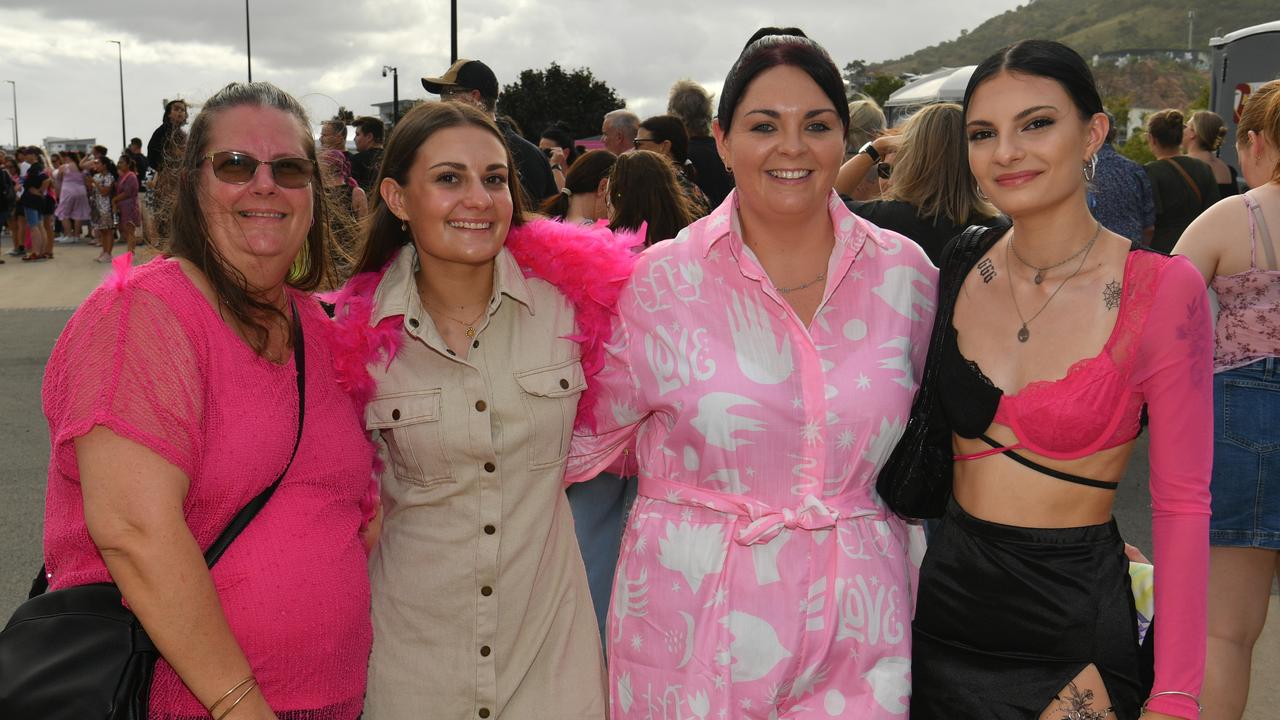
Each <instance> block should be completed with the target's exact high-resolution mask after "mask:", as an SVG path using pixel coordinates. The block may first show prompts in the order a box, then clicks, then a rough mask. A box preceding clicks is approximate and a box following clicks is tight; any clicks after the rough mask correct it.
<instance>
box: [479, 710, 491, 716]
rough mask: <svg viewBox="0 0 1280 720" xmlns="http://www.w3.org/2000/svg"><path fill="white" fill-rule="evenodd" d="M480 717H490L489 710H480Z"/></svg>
mask: <svg viewBox="0 0 1280 720" xmlns="http://www.w3.org/2000/svg"><path fill="white" fill-rule="evenodd" d="M480 717H482V718H487V717H489V708H480Z"/></svg>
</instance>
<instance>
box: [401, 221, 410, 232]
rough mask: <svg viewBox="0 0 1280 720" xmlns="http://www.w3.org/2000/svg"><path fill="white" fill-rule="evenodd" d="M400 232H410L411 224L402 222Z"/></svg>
mask: <svg viewBox="0 0 1280 720" xmlns="http://www.w3.org/2000/svg"><path fill="white" fill-rule="evenodd" d="M400 232H409V223H407V222H405V221H404V220H401V221H400Z"/></svg>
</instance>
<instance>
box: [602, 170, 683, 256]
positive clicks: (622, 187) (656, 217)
mask: <svg viewBox="0 0 1280 720" xmlns="http://www.w3.org/2000/svg"><path fill="white" fill-rule="evenodd" d="M609 203H610V204H611V205H613V213H612V216H611V217H610V218H609V228H610V229H611V230H619V229H625V230H639V229H640V225H642V224H643V223H646V222H647V223H649V228H648V231H647V232H646V234H645V242H644V244H645V246H646V247H647V246H649V245H652V244H654V243H656V242H659V241H661V240H668V239H670V238H673V237H675V236H676V234H677V233H679V232H680V231H681V230H683V229H684V228H685V227H686V226H688V225H689V223H692V222H693V219H694V218H693V213H692V212H690V210H689V202H688V200H686V199H685V196H684V193H683V192H682V191H681V190H680V186H679V185H678V184H677V183H676V170H675V168H673V167H672V166H671V161H670V160H667V159H666V158H665V157H663V156H661V155H659V154H658V153H656V152H652V151H649V150H636V151H635V152H629V153H625V154H623V155H621V156H619V157H618V163H617V164H616V165H614V166H613V173H612V174H611V175H610V176H609Z"/></svg>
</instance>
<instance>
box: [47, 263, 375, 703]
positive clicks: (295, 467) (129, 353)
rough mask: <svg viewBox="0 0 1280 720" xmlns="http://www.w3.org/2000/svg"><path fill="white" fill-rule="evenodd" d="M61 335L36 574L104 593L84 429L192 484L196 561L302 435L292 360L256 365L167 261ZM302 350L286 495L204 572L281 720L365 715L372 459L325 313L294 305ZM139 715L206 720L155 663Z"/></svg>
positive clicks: (187, 511)
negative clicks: (338, 374)
mask: <svg viewBox="0 0 1280 720" xmlns="http://www.w3.org/2000/svg"><path fill="white" fill-rule="evenodd" d="M117 272H118V274H117V275H116V276H114V277H112V278H109V279H108V281H107V282H106V283H105V284H104V285H103V287H100V288H99V289H97V290H96V291H95V292H94V293H93V294H92V295H90V296H89V298H88V299H87V300H86V301H85V302H84V304H82V305H81V306H80V308H79V309H78V310H77V311H76V313H75V314H74V315H73V316H72V317H71V320H70V321H68V323H67V326H66V328H65V329H64V330H63V333H62V336H61V337H60V338H59V339H58V342H57V345H56V346H55V347H54V350H53V354H52V356H51V357H50V359H49V363H48V366H47V368H46V372H45V380H44V391H43V396H44V411H45V415H46V417H47V418H48V421H49V435H50V438H51V442H52V449H51V458H50V463H49V480H48V483H49V484H48V493H47V498H46V510H45V534H44V543H45V561H46V564H47V567H48V572H49V573H50V575H51V578H50V586H51V588H52V589H59V588H64V587H69V586H74V585H81V584H85V583H93V582H106V581H110V575H109V574H108V572H107V568H106V566H105V565H104V563H103V560H102V557H101V555H100V554H99V552H98V550H97V548H96V547H95V546H94V544H93V541H92V540H91V538H90V537H89V533H88V530H87V529H86V525H85V518H84V507H83V502H84V499H83V495H82V492H81V488H80V484H79V478H80V468H79V466H78V465H77V458H76V449H75V442H74V441H75V439H76V438H77V437H80V436H82V435H84V434H86V433H88V432H89V431H90V430H91V429H93V428H94V427H96V426H102V427H106V428H108V429H110V430H111V431H113V432H114V433H116V434H117V435H120V436H121V437H124V438H126V439H129V440H132V441H133V442H135V443H138V444H139V445H142V446H144V447H146V448H148V449H150V450H151V451H153V452H155V453H156V454H158V455H160V456H161V457H162V458H164V459H165V460H167V461H168V462H169V463H171V464H173V465H174V466H175V467H177V468H178V469H180V470H181V471H182V472H183V473H185V474H186V475H187V477H188V478H189V479H190V487H189V489H188V491H187V496H186V500H185V502H184V503H183V512H184V515H185V517H186V520H187V525H188V527H189V528H190V529H191V532H192V534H193V535H194V537H195V539H196V541H197V543H198V544H199V545H200V547H201V548H205V547H208V546H209V545H210V544H211V543H212V542H213V540H214V539H215V538H216V537H217V536H218V534H219V533H220V532H221V531H222V530H223V528H224V527H225V526H226V524H227V523H228V522H229V521H230V519H231V517H232V516H233V515H234V514H235V513H236V512H237V511H238V510H239V509H240V508H241V507H242V506H243V505H244V504H245V503H247V502H248V501H249V500H250V499H251V498H252V497H253V496H254V495H256V494H257V493H258V492H260V491H261V490H262V489H263V488H265V487H266V486H267V485H269V484H270V483H271V482H272V481H273V480H274V479H275V478H276V476H277V475H278V474H279V473H280V471H281V469H283V468H284V466H285V463H286V462H287V461H288V459H289V453H290V450H292V448H293V442H294V436H295V429H296V427H297V422H298V418H297V402H298V399H297V394H298V393H297V383H296V381H295V371H294V363H293V357H292V355H290V357H289V359H288V361H287V362H286V363H284V364H282V365H276V364H274V363H272V362H270V361H268V360H265V359H263V358H261V357H259V356H258V355H256V354H255V353H254V352H253V350H252V349H251V348H249V346H248V345H246V344H245V343H244V342H243V341H242V340H241V339H240V338H239V337H238V336H237V335H236V334H235V333H234V332H233V331H232V330H231V329H230V328H228V327H227V326H226V325H225V324H224V323H223V321H222V320H221V319H220V318H219V316H218V314H217V313H216V312H215V311H214V309H213V308H212V307H211V306H210V305H209V303H208V302H207V301H206V300H205V298H204V296H203V295H201V294H200V292H199V291H198V290H197V289H196V288H195V286H194V285H192V284H191V282H190V280H189V279H188V278H187V277H186V275H185V274H184V273H183V271H182V269H181V268H180V266H179V265H178V263H177V262H176V261H172V260H163V259H158V260H155V261H153V262H151V263H149V264H147V265H144V266H142V267H139V268H136V269H134V270H133V271H132V272H129V271H127V270H125V272H123V273H121V272H119V270H118V271H117ZM291 295H292V296H293V299H294V301H295V304H296V307H297V309H298V312H299V313H300V315H301V322H302V327H303V333H304V335H305V337H306V341H305V348H306V353H307V378H306V381H307V389H306V393H307V406H306V422H305V423H304V429H303V435H302V439H301V442H300V444H299V447H298V451H297V457H296V458H295V459H294V461H293V464H292V465H291V466H290V467H289V470H288V473H287V474H286V475H285V477H284V479H283V481H282V482H281V484H280V487H279V488H278V489H277V491H276V493H275V495H274V496H273V497H272V498H271V500H270V501H269V502H268V503H267V504H266V506H265V507H264V508H263V510H262V511H261V512H260V513H259V514H258V516H257V517H256V518H255V519H254V520H253V522H251V523H250V524H249V526H248V527H247V528H246V529H245V530H244V532H243V533H242V534H241V535H240V536H239V537H238V538H237V539H236V540H235V542H233V543H232V544H231V546H230V548H229V549H228V550H227V552H226V554H224V555H223V556H222V559H221V560H220V561H219V562H218V563H217V565H215V566H214V568H213V570H212V575H213V581H214V585H215V587H216V589H217V592H218V597H219V600H220V601H221V604H222V608H223V611H224V612H225V614H226V617H227V620H228V622H229V624H230V626H231V630H232V632H233V633H234V635H235V637H236V640H237V641H238V642H239V644H240V647H241V648H242V649H243V650H244V652H245V655H246V656H247V657H248V660H249V663H250V665H251V666H252V668H253V672H254V675H255V676H256V677H257V679H258V681H259V683H260V686H261V690H262V693H263V695H264V697H265V698H266V699H267V702H268V703H269V704H270V705H271V707H272V708H273V709H275V711H276V712H277V714H278V715H279V716H280V717H281V718H286V717H287V718H290V720H345V719H347V718H354V717H356V716H358V715H359V713H360V708H361V705H362V702H363V695H364V687H365V670H366V666H365V663H366V661H367V659H368V653H369V647H370V643H371V634H372V631H371V628H370V622H369V581H368V575H367V569H366V554H365V551H364V546H363V544H362V542H361V540H360V537H359V529H360V526H361V523H362V520H363V519H364V514H363V513H362V511H361V509H360V501H361V499H362V497H363V496H364V494H365V492H366V490H367V488H368V485H369V473H370V469H371V467H372V463H373V448H372V445H371V444H370V443H369V442H368V440H367V439H366V438H365V437H364V433H363V427H362V425H361V422H360V417H359V415H358V414H357V413H356V410H355V407H354V405H353V404H352V402H351V400H350V399H349V398H348V397H347V395H346V394H344V393H343V392H342V391H341V390H340V389H339V387H338V385H337V383H336V381H335V379H334V376H333V362H332V358H331V354H330V350H329V347H328V343H327V342H326V337H327V334H328V324H329V323H328V320H327V318H325V316H324V314H323V312H322V311H321V309H320V308H319V306H318V305H317V304H316V303H315V302H314V301H313V300H311V299H309V298H307V297H306V296H304V295H302V294H300V293H295V292H292V291H291ZM151 717H152V718H164V719H166V720H167V719H175V720H176V719H178V718H183V719H185V718H199V717H208V713H207V712H206V711H205V709H204V707H203V706H202V705H201V704H200V702H199V701H198V700H196V699H195V697H194V696H193V695H192V694H191V692H190V691H189V690H188V689H187V688H186V686H185V685H184V684H183V683H182V680H181V679H180V678H178V676H177V675H176V674H175V673H174V671H173V670H172V668H170V667H169V665H168V664H167V663H165V662H164V661H163V660H161V661H160V663H159V664H158V666H157V668H156V675H155V682H154V684H153V687H152V692H151Z"/></svg>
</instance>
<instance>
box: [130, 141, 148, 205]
mask: <svg viewBox="0 0 1280 720" xmlns="http://www.w3.org/2000/svg"><path fill="white" fill-rule="evenodd" d="M124 154H125V155H128V156H129V159H130V160H132V161H133V164H134V166H135V169H134V172H135V173H137V175H138V180H139V181H143V180H146V179H147V168H149V167H151V165H150V163H148V162H147V156H146V155H143V154H142V138H133V139H131V140H130V141H129V147H128V148H126V149H125V151H124ZM139 191H141V192H146V191H147V186H146V185H142V186H141V187H140V188H139Z"/></svg>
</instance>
